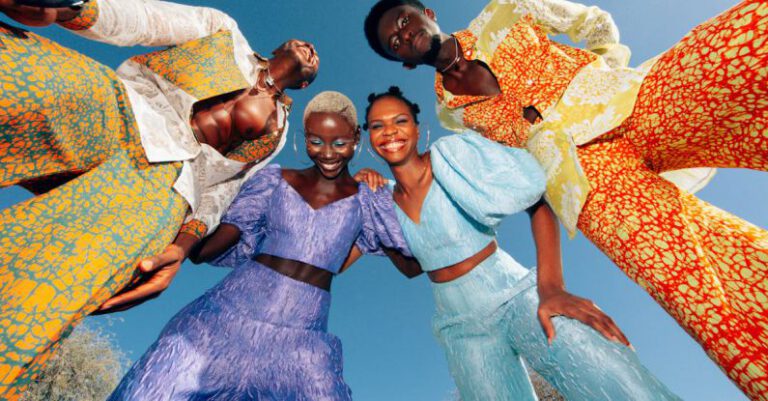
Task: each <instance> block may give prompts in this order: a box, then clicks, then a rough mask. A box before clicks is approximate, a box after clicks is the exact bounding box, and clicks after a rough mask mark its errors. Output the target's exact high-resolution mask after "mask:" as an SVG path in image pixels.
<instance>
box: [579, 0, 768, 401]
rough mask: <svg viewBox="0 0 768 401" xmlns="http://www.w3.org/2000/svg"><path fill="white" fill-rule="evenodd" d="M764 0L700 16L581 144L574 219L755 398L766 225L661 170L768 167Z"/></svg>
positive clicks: (767, 393)
mask: <svg viewBox="0 0 768 401" xmlns="http://www.w3.org/2000/svg"><path fill="white" fill-rule="evenodd" d="M766 37H768V3H766V2H765V1H758V0H753V1H745V2H742V3H741V4H739V5H738V6H736V7H734V8H733V9H731V10H729V11H727V12H725V13H723V14H721V15H720V16H718V17H716V18H714V19H712V20H710V21H708V22H706V23H704V24H702V25H700V26H699V27H697V28H696V29H694V30H693V31H692V32H691V33H689V34H688V35H687V36H686V37H685V38H683V40H681V41H680V42H679V43H678V44H677V45H676V46H674V47H673V48H672V49H670V50H669V51H667V52H666V53H665V54H664V55H663V56H662V57H661V59H660V60H659V61H658V62H657V63H656V65H655V66H654V67H653V69H652V70H651V71H650V73H649V75H648V76H647V77H646V78H645V80H644V81H643V85H642V87H641V89H640V93H639V95H638V99H637V103H636V106H635V110H634V113H633V115H632V116H631V117H630V118H629V119H627V120H626V121H625V122H624V123H623V124H622V125H621V126H620V127H619V128H617V129H615V130H614V131H613V132H612V133H609V134H607V136H605V137H602V138H599V139H598V140H597V141H595V142H592V143H590V144H587V145H585V146H583V147H581V148H579V150H578V152H579V160H580V161H581V164H582V166H583V167H584V170H585V172H586V174H587V176H588V178H589V181H590V183H591V185H592V191H591V192H590V195H589V198H588V200H587V203H586V205H585V207H584V210H583V211H582V214H581V216H580V218H579V228H580V229H581V230H582V232H583V233H584V234H585V235H586V236H587V238H589V239H590V240H591V241H592V242H594V243H595V244H596V245H597V246H598V247H599V248H600V249H601V250H602V251H603V252H605V253H606V255H608V256H609V257H610V258H611V259H612V260H613V261H614V262H615V263H616V264H617V265H618V266H619V267H620V268H621V269H622V270H623V271H624V272H625V273H626V274H627V275H628V276H629V277H630V278H631V279H633V280H634V281H635V282H637V283H638V284H639V285H640V286H642V287H643V288H644V289H645V290H646V291H648V293H649V294H651V295H652V296H653V297H654V298H655V299H656V301H657V302H659V304H660V305H661V306H662V307H664V308H665V310H667V311H668V312H669V313H670V314H671V315H672V316H673V317H674V318H675V319H676V320H677V321H678V323H680V325H681V326H682V327H683V328H685V329H686V331H688V333H690V334H691V335H692V336H693V337H694V338H695V339H696V340H697V341H698V342H699V343H700V344H701V345H702V346H703V347H704V349H705V350H706V352H707V353H708V354H709V355H710V357H711V358H712V359H713V360H714V361H715V362H716V363H717V364H718V365H720V366H721V367H722V368H723V370H725V372H726V373H727V374H728V376H729V377H730V378H731V379H732V380H733V381H734V382H735V383H736V384H737V385H738V386H739V387H740V388H741V389H742V390H743V391H744V392H745V393H746V394H747V395H748V396H749V397H750V398H751V399H753V400H763V401H764V400H768V287H766V283H767V282H768V231H766V230H763V229H761V228H758V227H756V226H754V225H752V224H750V223H748V222H746V221H744V220H741V219H739V218H737V217H735V216H732V215H730V214H728V213H726V212H724V211H722V210H720V209H717V208H716V207H713V206H711V205H709V204H707V203H706V202H703V201H701V200H699V199H697V198H696V197H694V196H692V195H690V194H688V193H685V192H682V191H681V190H679V189H678V188H677V187H676V186H674V185H673V184H672V183H670V182H668V181H666V180H664V179H662V178H661V177H660V176H659V173H660V172H663V171H668V170H675V169H680V168H689V167H742V168H753V169H760V170H768V130H767V129H766V126H767V125H768V97H767V96H766V94H768V86H767V85H768V84H767V83H768V41H766V40H765V38H766Z"/></svg>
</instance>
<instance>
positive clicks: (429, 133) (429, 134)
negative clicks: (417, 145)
mask: <svg viewBox="0 0 768 401" xmlns="http://www.w3.org/2000/svg"><path fill="white" fill-rule="evenodd" d="M431 134H432V133H431V132H430V131H429V125H427V144H426V146H425V147H424V152H426V151H428V150H429V137H430V136H431Z"/></svg>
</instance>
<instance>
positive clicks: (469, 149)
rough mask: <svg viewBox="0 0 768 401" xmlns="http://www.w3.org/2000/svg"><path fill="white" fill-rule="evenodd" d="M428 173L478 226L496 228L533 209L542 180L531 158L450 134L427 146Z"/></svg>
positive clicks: (472, 136) (472, 135)
mask: <svg viewBox="0 0 768 401" xmlns="http://www.w3.org/2000/svg"><path fill="white" fill-rule="evenodd" d="M430 157H431V160H432V173H433V175H434V177H435V179H436V180H437V181H438V182H439V184H440V186H441V187H443V189H444V190H445V191H446V192H447V193H448V194H449V195H450V197H451V199H452V200H453V201H454V202H456V204H457V205H458V206H459V207H460V208H461V209H463V210H464V211H465V212H466V213H467V214H468V215H469V216H471V217H472V218H473V219H474V220H476V221H477V222H478V223H480V224H483V225H485V226H488V227H492V228H495V227H496V226H498V225H499V223H500V222H501V219H503V218H504V217H505V216H508V215H511V214H514V213H518V212H520V211H523V210H525V209H527V208H528V207H530V206H532V205H534V204H535V203H536V202H537V201H538V200H539V199H540V198H541V196H542V195H543V194H544V189H545V186H546V177H545V175H544V171H543V170H542V168H541V167H540V166H539V163H538V162H537V161H536V159H534V158H533V156H532V155H531V154H530V153H528V152H527V151H525V150H522V149H517V148H511V147H508V146H504V145H501V144H499V143H496V142H493V141H491V140H488V139H486V138H483V137H482V136H480V135H479V134H477V133H474V132H467V133H464V134H457V135H450V136H446V137H442V138H440V139H438V140H437V141H436V142H435V143H434V145H432V146H431V154H430Z"/></svg>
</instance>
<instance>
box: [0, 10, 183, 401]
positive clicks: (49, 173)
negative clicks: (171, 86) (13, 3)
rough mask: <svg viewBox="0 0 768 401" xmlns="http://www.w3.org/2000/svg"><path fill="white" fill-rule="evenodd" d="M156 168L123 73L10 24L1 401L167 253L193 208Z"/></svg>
mask: <svg viewBox="0 0 768 401" xmlns="http://www.w3.org/2000/svg"><path fill="white" fill-rule="evenodd" d="M179 169H180V165H179V164H178V163H159V164H151V165H150V164H149V163H148V162H147V160H146V158H145V157H144V150H143V148H142V147H141V143H140V140H139V136H138V132H137V130H136V125H135V122H134V120H133V114H132V112H131V111H130V108H129V106H128V102H127V97H126V94H125V92H124V91H123V88H122V85H121V84H120V82H119V81H118V80H117V77H116V76H115V75H114V73H113V72H112V71H111V70H109V69H108V68H106V67H104V66H102V65H100V64H98V63H96V62H95V61H93V60H90V59H88V58H86V57H85V56H83V55H81V54H78V53H77V52H74V51H72V50H69V49H66V48H63V47H61V46H59V45H57V44H56V43H54V42H51V41H49V40H47V39H45V38H42V37H40V36H37V35H34V34H32V33H28V32H24V31H21V30H18V29H15V28H12V27H9V26H7V25H3V24H2V23H0V187H3V186H8V185H14V184H19V185H22V186H24V187H26V188H28V189H30V190H32V191H33V192H34V193H36V194H41V195H39V196H36V197H34V198H31V199H29V200H26V201H24V202H21V203H19V204H17V205H14V206H12V207H10V208H7V209H4V210H0V400H4V401H10V400H17V399H19V397H21V395H22V394H23V392H24V389H25V387H26V386H27V384H29V383H30V382H31V381H32V380H34V379H35V376H36V375H37V374H38V373H39V372H40V369H41V367H42V366H43V365H44V363H45V360H46V359H47V358H48V357H49V356H50V355H51V353H52V351H53V350H55V348H56V347H57V346H58V344H59V340H60V339H61V338H63V337H66V336H67V334H68V333H69V332H70V331H71V330H72V329H73V328H74V327H75V326H76V325H77V324H78V323H79V322H80V320H82V319H83V318H84V317H85V316H87V315H88V314H89V313H91V312H93V311H94V310H96V309H97V308H98V307H99V306H100V305H101V304H102V303H103V302H104V301H106V300H107V299H108V298H109V297H111V296H112V295H114V294H115V293H116V292H117V291H119V290H120V289H121V288H123V287H124V286H125V285H126V284H127V283H129V282H130V281H131V280H132V279H133V278H134V272H135V268H136V264H137V263H138V260H139V259H141V258H143V257H147V256H150V255H154V254H157V253H159V252H160V251H162V249H163V248H165V246H166V245H167V244H169V243H170V242H171V241H172V240H173V238H174V236H175V235H176V232H177V231H178V229H179V226H180V225H181V223H182V220H183V218H184V214H185V213H186V211H187V205H186V203H185V202H184V200H183V198H182V197H181V196H180V195H178V194H177V193H175V192H174V191H173V188H172V186H173V183H174V181H175V180H176V178H177V176H178V173H179Z"/></svg>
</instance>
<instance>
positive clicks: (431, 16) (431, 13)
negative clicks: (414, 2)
mask: <svg viewBox="0 0 768 401" xmlns="http://www.w3.org/2000/svg"><path fill="white" fill-rule="evenodd" d="M424 15H426V16H427V18H429V19H431V20H432V21H435V22H437V16H436V15H435V12H434V10H432V9H431V8H425V9H424Z"/></svg>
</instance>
